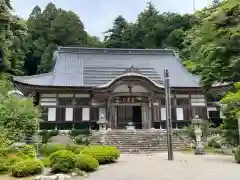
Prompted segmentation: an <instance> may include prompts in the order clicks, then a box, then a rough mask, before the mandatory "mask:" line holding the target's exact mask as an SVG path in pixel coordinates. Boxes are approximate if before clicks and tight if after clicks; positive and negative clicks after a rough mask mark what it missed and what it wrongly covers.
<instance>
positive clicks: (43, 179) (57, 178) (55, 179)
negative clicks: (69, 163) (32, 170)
mask: <svg viewBox="0 0 240 180" xmlns="http://www.w3.org/2000/svg"><path fill="white" fill-rule="evenodd" d="M70 178H71V176H69V175H65V174H55V175H51V176H44V175H41V176H37V177H35V180H67V179H70Z"/></svg>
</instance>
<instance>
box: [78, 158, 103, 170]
mask: <svg viewBox="0 0 240 180" xmlns="http://www.w3.org/2000/svg"><path fill="white" fill-rule="evenodd" d="M98 166H99V163H98V161H97V160H96V159H95V158H94V157H92V156H89V155H87V154H78V155H76V168H78V169H80V170H83V171H94V170H96V169H97V168H98Z"/></svg>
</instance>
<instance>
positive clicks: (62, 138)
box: [48, 135, 74, 144]
mask: <svg viewBox="0 0 240 180" xmlns="http://www.w3.org/2000/svg"><path fill="white" fill-rule="evenodd" d="M48 141H49V142H50V143H52V144H73V143H74V142H73V139H72V138H71V137H69V136H67V135H57V136H53V137H51V138H50V139H49V140H48Z"/></svg>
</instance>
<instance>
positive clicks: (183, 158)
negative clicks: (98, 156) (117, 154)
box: [87, 152, 240, 180]
mask: <svg viewBox="0 0 240 180" xmlns="http://www.w3.org/2000/svg"><path fill="white" fill-rule="evenodd" d="M239 169H240V165H239V164H236V163H235V162H234V160H233V157H231V156H219V155H203V156H195V155H192V154H183V153H179V152H176V153H174V161H173V162H171V161H167V153H159V154H152V155H143V154H139V155H127V154H122V155H121V158H120V159H119V162H118V163H115V164H111V165H105V166H101V167H100V169H99V170H98V171H96V172H94V173H91V174H90V176H89V177H88V179H87V180H240V170H239Z"/></svg>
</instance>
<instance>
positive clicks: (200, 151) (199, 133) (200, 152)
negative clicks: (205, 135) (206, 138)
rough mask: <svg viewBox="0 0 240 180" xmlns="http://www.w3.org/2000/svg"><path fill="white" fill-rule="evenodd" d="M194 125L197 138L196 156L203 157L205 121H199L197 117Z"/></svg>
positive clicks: (193, 121)
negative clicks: (203, 128)
mask: <svg viewBox="0 0 240 180" xmlns="http://www.w3.org/2000/svg"><path fill="white" fill-rule="evenodd" d="M192 123H193V124H194V133H195V136H196V149H195V154H196V155H203V154H205V152H204V146H203V143H202V129H201V127H202V124H203V121H202V120H201V119H199V117H198V115H196V116H195V118H194V119H193V120H192Z"/></svg>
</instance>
